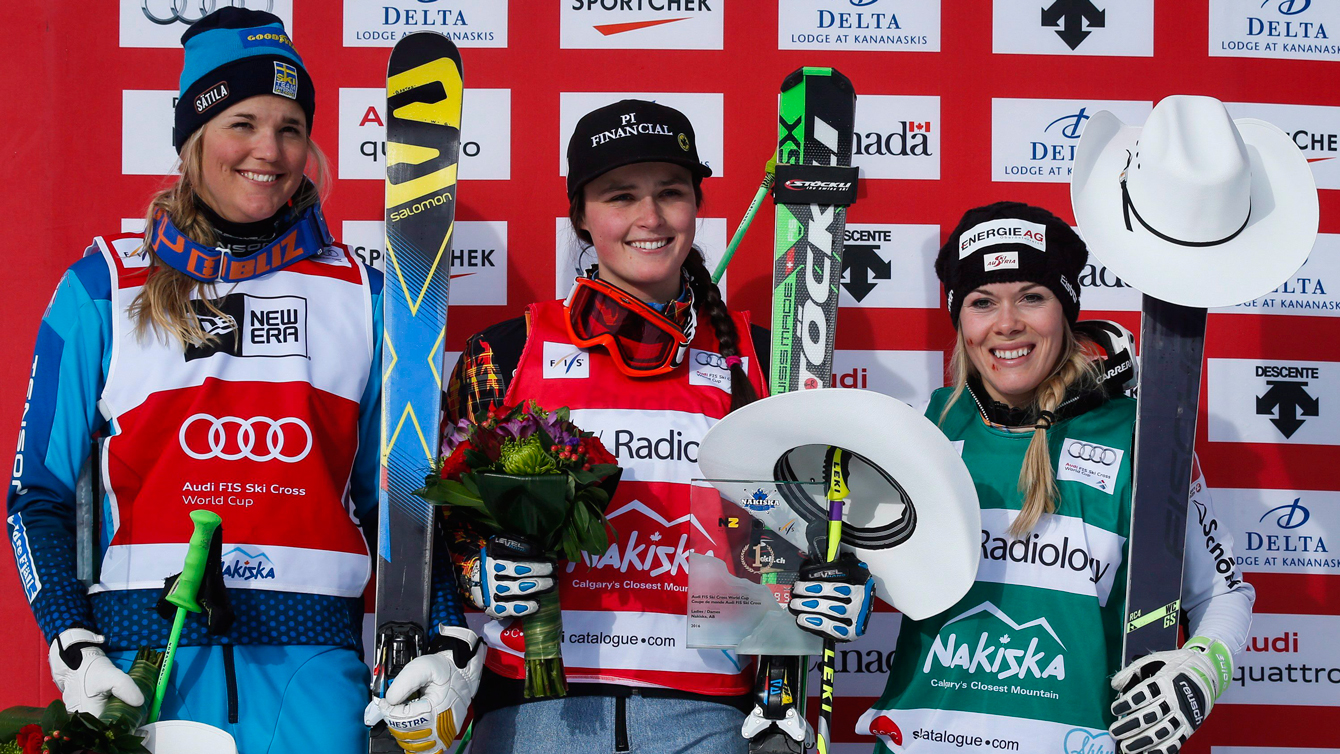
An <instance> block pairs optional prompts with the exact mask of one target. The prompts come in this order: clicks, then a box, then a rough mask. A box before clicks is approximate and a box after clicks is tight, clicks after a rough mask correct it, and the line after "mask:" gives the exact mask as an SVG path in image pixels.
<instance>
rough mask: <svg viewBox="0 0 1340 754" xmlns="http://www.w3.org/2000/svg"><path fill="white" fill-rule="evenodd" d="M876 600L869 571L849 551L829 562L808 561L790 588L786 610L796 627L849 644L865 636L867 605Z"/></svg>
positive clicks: (867, 615)
mask: <svg viewBox="0 0 1340 754" xmlns="http://www.w3.org/2000/svg"><path fill="white" fill-rule="evenodd" d="M874 600H875V580H874V579H873V578H871V576H870V569H869V568H867V567H866V565H865V563H862V562H861V561H860V560H858V559H857V557H856V556H855V555H853V554H852V553H850V552H844V553H842V554H841V555H840V556H839V557H838V559H837V560H835V561H833V562H832V563H823V562H817V561H811V562H807V563H805V564H804V565H802V566H801V567H800V572H799V574H798V575H797V576H796V583H794V584H792V585H791V601H790V602H789V603H788V604H787V606H786V609H787V610H790V611H791V614H792V615H794V616H796V625H798V626H800V627H801V628H803V629H805V630H806V631H809V632H810V633H812V634H816V635H818V636H822V637H823V638H825V639H833V640H835V641H852V640H853V639H856V638H858V637H860V636H861V635H862V634H864V633H865V626H866V624H867V623H868V622H870V606H871V603H873V602H874Z"/></svg>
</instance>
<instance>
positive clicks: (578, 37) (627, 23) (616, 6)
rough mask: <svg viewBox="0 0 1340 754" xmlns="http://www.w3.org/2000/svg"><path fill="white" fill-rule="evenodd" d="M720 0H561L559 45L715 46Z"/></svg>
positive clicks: (717, 47) (719, 34)
mask: <svg viewBox="0 0 1340 754" xmlns="http://www.w3.org/2000/svg"><path fill="white" fill-rule="evenodd" d="M724 6H725V0H564V6H563V9H562V11H561V12H560V15H559V39H560V45H561V47H562V48H563V49H620V50H645V49H659V50H720V49H722V40H723V34H722V18H723V16H724Z"/></svg>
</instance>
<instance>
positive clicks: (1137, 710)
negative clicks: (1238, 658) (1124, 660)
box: [1108, 636, 1233, 754]
mask: <svg viewBox="0 0 1340 754" xmlns="http://www.w3.org/2000/svg"><path fill="white" fill-rule="evenodd" d="M1232 678H1233V654H1232V653H1231V652H1230V651H1229V650H1228V647H1227V646H1225V645H1224V643H1223V642H1222V641H1219V640H1218V639H1209V638H1206V637H1204V636H1196V637H1194V638H1192V639H1191V640H1190V641H1188V642H1187V643H1186V645H1185V646H1183V647H1182V648H1181V649H1174V650H1170V651H1168V652H1155V653H1153V654H1150V655H1146V656H1144V657H1141V658H1140V659H1138V660H1136V661H1135V662H1132V663H1131V664H1130V665H1127V666H1126V667H1125V668H1123V669H1122V670H1121V671H1120V672H1118V673H1117V674H1116V675H1115V676H1113V677H1112V688H1114V689H1116V690H1117V691H1118V692H1119V693H1120V696H1118V697H1117V700H1116V701H1115V702H1113V703H1112V714H1114V715H1116V716H1117V720H1116V722H1114V723H1112V725H1111V727H1110V728H1108V731H1109V732H1110V733H1111V734H1112V737H1113V738H1115V739H1116V740H1117V743H1118V744H1119V745H1120V746H1121V751H1123V752H1125V754H1143V752H1150V754H1176V752H1177V750H1178V749H1180V748H1181V747H1182V744H1184V743H1186V740H1187V739H1188V738H1190V737H1191V734H1192V733H1195V732H1196V729H1197V728H1199V727H1200V726H1201V724H1202V723H1204V722H1205V718H1206V717H1208V716H1209V714H1210V709H1211V708H1212V707H1213V706H1214V702H1215V700H1216V699H1218V698H1219V695H1220V694H1222V693H1224V689H1226V688H1228V684H1229V681H1231V680H1232Z"/></svg>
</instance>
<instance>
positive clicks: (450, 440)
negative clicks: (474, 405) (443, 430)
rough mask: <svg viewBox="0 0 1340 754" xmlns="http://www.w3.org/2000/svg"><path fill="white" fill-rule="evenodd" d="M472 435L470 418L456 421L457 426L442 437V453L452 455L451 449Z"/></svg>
mask: <svg viewBox="0 0 1340 754" xmlns="http://www.w3.org/2000/svg"><path fill="white" fill-rule="evenodd" d="M469 437H470V420H469V419H461V420H460V421H458V422H456V426H454V427H452V428H451V431H450V432H448V433H447V434H446V436H445V437H443V438H442V455H444V456H448V457H450V456H451V451H453V450H455V449H456V446H457V445H460V444H461V443H462V442H464V441H465V440H466V439H467V438H469Z"/></svg>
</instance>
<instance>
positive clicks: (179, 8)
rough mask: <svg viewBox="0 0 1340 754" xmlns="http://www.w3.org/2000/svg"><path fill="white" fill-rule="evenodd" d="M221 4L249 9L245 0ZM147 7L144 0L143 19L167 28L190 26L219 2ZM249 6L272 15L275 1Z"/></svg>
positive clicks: (173, 1) (163, 1) (178, 0)
mask: <svg viewBox="0 0 1340 754" xmlns="http://www.w3.org/2000/svg"><path fill="white" fill-rule="evenodd" d="M223 4H224V5H225V6H226V5H231V6H233V7H235V8H247V7H250V6H249V5H248V3H247V0H224V2H223ZM149 5H150V2H149V0H144V3H143V5H141V6H140V9H141V10H143V11H144V17H145V18H147V19H149V20H150V21H152V22H154V23H156V24H158V25H159V26H168V25H169V24H175V23H177V22H181V23H183V24H186V25H187V26H190V25H191V24H193V23H195V22H196V21H199V20H200V19H202V18H204V17H205V16H207V15H209V14H210V13H213V12H214V11H215V10H216V9H217V8H218V6H219V0H194V2H192V0H155V2H154V3H153V5H155V6H158V7H159V8H160V9H161V8H162V7H163V6H165V5H166V6H167V10H165V11H164V10H159V11H155V10H154V9H152V8H150V7H149ZM250 5H254V6H256V7H254V8H252V10H262V8H261V7H260V6H262V5H264V6H265V8H264V10H265V11H266V12H268V13H273V12H274V9H275V0H265V2H264V3H261V2H252V3H251V4H250ZM193 9H194V10H195V11H196V15H194V16H192V15H190V13H191V11H192V10H193Z"/></svg>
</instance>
